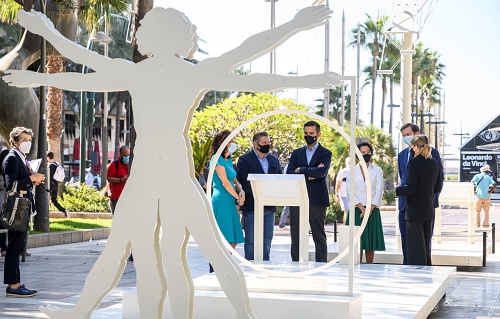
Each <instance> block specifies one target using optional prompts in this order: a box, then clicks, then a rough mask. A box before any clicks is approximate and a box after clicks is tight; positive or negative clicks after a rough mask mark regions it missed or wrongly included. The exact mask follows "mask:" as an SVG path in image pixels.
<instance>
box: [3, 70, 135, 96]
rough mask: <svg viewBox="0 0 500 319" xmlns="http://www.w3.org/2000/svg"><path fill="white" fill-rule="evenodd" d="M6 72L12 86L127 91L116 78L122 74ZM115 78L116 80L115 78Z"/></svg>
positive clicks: (8, 81) (7, 79)
mask: <svg viewBox="0 0 500 319" xmlns="http://www.w3.org/2000/svg"><path fill="white" fill-rule="evenodd" d="M5 73H6V74H5V75H4V76H3V77H2V79H3V80H4V81H5V83H7V84H8V85H10V86H17V87H38V86H42V85H44V86H55V87H58V88H60V89H63V90H68V91H76V92H78V91H92V92H106V91H126V90H128V88H125V85H123V83H122V82H121V81H117V80H116V79H118V78H120V75H116V77H115V76H112V77H109V78H108V77H107V76H105V78H103V77H102V76H101V74H99V73H98V72H96V73H89V74H81V73H76V72H66V73H55V74H47V73H37V72H33V71H21V70H6V72H5ZM113 79H115V80H113Z"/></svg>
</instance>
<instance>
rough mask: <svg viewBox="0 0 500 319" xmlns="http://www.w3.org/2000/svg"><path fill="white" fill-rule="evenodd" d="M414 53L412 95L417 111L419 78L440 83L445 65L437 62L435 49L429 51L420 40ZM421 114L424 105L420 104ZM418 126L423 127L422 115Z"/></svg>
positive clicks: (437, 57)
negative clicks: (430, 79)
mask: <svg viewBox="0 0 500 319" xmlns="http://www.w3.org/2000/svg"><path fill="white" fill-rule="evenodd" d="M415 51H416V54H414V55H413V59H412V60H413V71H412V96H413V97H414V98H415V105H416V109H415V112H418V102H419V94H418V90H419V83H420V78H422V79H423V80H422V81H424V82H425V81H427V79H428V78H432V79H433V81H436V82H437V83H442V81H443V77H444V76H445V74H444V72H443V70H444V68H445V66H444V65H443V64H442V63H441V62H439V57H440V56H439V55H438V53H437V52H435V51H431V50H430V49H428V48H424V47H423V43H422V42H418V43H417V44H416V46H415ZM420 112H421V114H423V113H424V105H421V106H420ZM420 120H421V121H420V126H421V127H423V122H424V120H423V117H421V118H420Z"/></svg>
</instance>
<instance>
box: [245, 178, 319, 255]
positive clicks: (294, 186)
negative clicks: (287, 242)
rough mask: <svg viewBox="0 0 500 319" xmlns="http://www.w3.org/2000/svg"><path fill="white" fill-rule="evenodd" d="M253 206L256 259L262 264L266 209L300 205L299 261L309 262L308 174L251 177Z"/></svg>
mask: <svg viewBox="0 0 500 319" xmlns="http://www.w3.org/2000/svg"><path fill="white" fill-rule="evenodd" d="M248 180H249V181H250V185H251V186H252V192H253V197H254V200H255V205H254V219H255V222H254V259H255V261H257V262H258V261H263V255H264V249H263V243H264V206H278V205H280V206H285V205H287V206H298V207H299V212H300V222H299V261H301V262H303V261H308V260H309V195H308V194H307V186H306V180H305V175H302V174H300V175H299V174H281V175H277V174H248Z"/></svg>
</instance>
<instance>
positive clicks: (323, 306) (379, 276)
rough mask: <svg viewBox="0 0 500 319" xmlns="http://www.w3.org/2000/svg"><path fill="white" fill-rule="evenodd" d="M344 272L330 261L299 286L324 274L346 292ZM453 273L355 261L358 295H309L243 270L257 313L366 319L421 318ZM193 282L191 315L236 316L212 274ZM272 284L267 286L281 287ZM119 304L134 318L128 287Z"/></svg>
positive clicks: (313, 284) (332, 287) (287, 266)
mask: <svg viewBox="0 0 500 319" xmlns="http://www.w3.org/2000/svg"><path fill="white" fill-rule="evenodd" d="M204 266H205V265H204ZM310 266H311V263H306V264H299V263H286V262H276V263H275V264H273V265H269V267H271V268H274V269H282V270H284V271H299V270H304V268H308V267H310ZM205 268H206V267H204V269H205ZM347 272H348V269H347V266H344V265H337V266H333V267H331V268H329V269H327V270H325V271H322V272H320V274H318V275H314V276H312V277H307V278H305V279H301V284H299V286H302V281H303V284H304V285H305V287H306V290H308V289H313V290H316V288H317V287H318V285H320V283H321V282H322V279H323V278H327V279H328V289H327V290H326V292H334V291H336V292H343V291H344V292H345V290H346V289H347V282H348V280H347ZM454 273H455V268H454V267H419V266H401V265H367V264H361V265H356V266H355V267H354V291H355V292H356V293H358V295H355V296H354V297H353V298H351V300H349V298H347V297H340V296H331V295H314V294H308V292H307V291H297V290H293V291H292V290H291V289H290V290H289V292H288V293H286V294H283V293H278V292H267V293H263V292H260V291H259V292H257V291H256V290H258V289H263V288H265V287H262V285H263V284H262V283H259V281H263V282H267V283H266V285H268V286H273V284H275V283H276V282H278V281H279V280H285V284H284V287H283V288H284V289H287V288H285V287H287V286H288V285H289V284H290V283H289V282H288V283H287V282H286V281H292V280H293V279H278V278H268V279H264V280H262V279H261V280H259V279H258V278H257V276H261V275H260V274H256V273H248V272H247V271H246V270H245V277H246V280H247V285H248V290H249V295H250V302H251V304H252V306H253V309H254V311H255V313H256V315H257V317H258V318H264V319H265V318H273V319H279V318H286V319H289V318H360V317H361V315H359V313H360V312H361V313H362V315H363V318H371V319H387V318H402V319H406V318H407V319H410V318H418V319H425V318H427V316H428V315H429V314H430V313H431V311H432V309H433V308H434V307H435V306H436V304H437V303H438V302H439V301H440V300H441V298H442V297H443V296H444V295H445V294H446V291H447V290H448V289H449V287H450V286H451V284H452V283H453V275H454ZM315 280H319V281H315ZM194 284H195V287H196V291H195V301H194V318H196V319H199V318H236V314H235V312H234V310H233V309H232V308H231V307H229V303H228V301H227V299H226V297H225V295H224V294H223V292H222V291H220V286H219V284H218V282H217V280H216V279H215V276H214V275H209V274H207V275H203V276H200V277H197V278H195V279H194ZM274 286H275V287H272V288H282V287H281V286H276V285H274ZM200 288H203V289H200ZM395 291H396V292H397V293H395ZM359 294H361V295H362V298H361V296H360V295H359ZM344 298H347V299H344ZM388 298H389V299H388ZM331 302H333V304H332V303H331ZM122 309H123V312H122V314H123V318H139V315H138V304H137V299H136V295H135V291H134V290H133V289H131V290H130V292H129V293H127V294H124V295H123V308H122ZM169 309H170V307H169V301H166V303H165V313H168V315H165V316H164V318H171V317H170V314H169ZM221 309H222V310H221ZM331 309H335V310H331ZM341 311H348V312H347V314H346V315H345V316H344V315H342V316H341V315H339V314H340V313H341ZM219 312H222V313H219ZM262 314H264V315H262ZM342 314H345V312H342ZM113 318H116V317H113Z"/></svg>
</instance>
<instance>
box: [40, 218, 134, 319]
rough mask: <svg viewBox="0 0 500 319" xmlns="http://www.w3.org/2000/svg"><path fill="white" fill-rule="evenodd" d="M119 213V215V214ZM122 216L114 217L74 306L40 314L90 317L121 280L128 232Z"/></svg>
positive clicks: (127, 245)
mask: <svg viewBox="0 0 500 319" xmlns="http://www.w3.org/2000/svg"><path fill="white" fill-rule="evenodd" d="M119 213H121V212H119ZM126 219H127V217H126V215H125V214H115V217H114V219H113V225H112V227H111V232H110V234H109V237H108V242H107V244H106V247H105V248H104V250H103V251H102V253H101V255H100V256H99V258H98V259H97V261H96V263H95V264H94V266H93V267H92V269H91V271H90V272H89V274H88V276H87V279H86V280H85V285H84V286H83V291H82V294H81V296H80V299H79V300H78V303H77V304H76V305H75V307H73V308H70V309H62V308H57V307H52V306H50V305H48V306H47V307H46V308H44V307H40V311H42V312H43V313H45V314H46V315H47V316H49V317H50V318H61V319H68V318H75V319H76V318H78V319H83V318H90V315H91V314H92V311H93V310H94V309H95V308H96V307H97V306H98V305H99V304H100V303H101V301H102V299H103V298H104V297H105V296H106V294H107V293H108V292H109V291H110V290H111V289H113V288H114V287H115V286H116V284H117V283H118V281H119V280H120V278H121V275H122V273H123V270H124V268H125V265H126V262H127V257H128V256H129V255H130V248H131V245H130V241H129V235H130V233H131V232H130V231H129V229H128V228H127V226H128V225H127V224H126V222H127V221H126Z"/></svg>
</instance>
